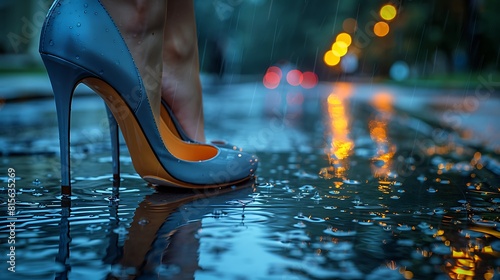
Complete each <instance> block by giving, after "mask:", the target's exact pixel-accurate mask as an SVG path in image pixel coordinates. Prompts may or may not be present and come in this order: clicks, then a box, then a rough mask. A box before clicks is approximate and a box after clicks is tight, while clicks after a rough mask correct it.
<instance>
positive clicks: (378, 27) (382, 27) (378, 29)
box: [373, 21, 389, 37]
mask: <svg viewBox="0 0 500 280" xmlns="http://www.w3.org/2000/svg"><path fill="white" fill-rule="evenodd" d="M373 33H375V35H377V36H378V37H384V36H385V35H387V34H389V24H387V23H386V22H383V21H379V22H377V23H375V25H374V26H373Z"/></svg>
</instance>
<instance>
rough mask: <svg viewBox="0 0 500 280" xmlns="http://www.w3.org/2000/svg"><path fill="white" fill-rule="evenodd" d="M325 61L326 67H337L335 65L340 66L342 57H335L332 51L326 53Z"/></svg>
mask: <svg viewBox="0 0 500 280" xmlns="http://www.w3.org/2000/svg"><path fill="white" fill-rule="evenodd" d="M323 61H325V63H326V65H328V66H335V65H337V64H339V62H340V57H339V56H337V55H335V54H334V53H333V51H332V50H329V51H327V52H326V53H325V56H324V57H323Z"/></svg>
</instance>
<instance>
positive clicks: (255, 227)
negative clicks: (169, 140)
mask: <svg viewBox="0 0 500 280" xmlns="http://www.w3.org/2000/svg"><path fill="white" fill-rule="evenodd" d="M29 81H31V82H29ZM29 81H27V82H25V83H21V84H22V85H23V86H22V87H21V88H22V93H21V95H22V96H26V97H31V98H18V99H15V100H12V99H9V98H10V97H11V96H13V95H12V92H15V91H16V90H17V91H19V90H20V89H19V88H15V87H12V89H11V90H10V91H9V88H8V87H2V88H3V92H2V94H3V95H2V97H3V98H6V101H5V102H4V103H3V106H2V109H1V110H0V116H1V117H0V126H1V127H2V129H1V130H0V143H1V147H2V149H1V153H2V158H1V164H0V170H4V171H3V174H0V179H1V180H2V181H3V186H2V189H1V194H2V197H1V198H0V199H1V202H2V204H1V206H0V210H1V211H2V214H0V215H1V217H2V218H1V221H0V223H1V224H2V226H1V229H0V232H1V233H2V236H3V237H2V241H1V242H0V243H1V246H0V249H1V250H2V251H3V252H4V253H2V255H3V256H4V260H2V262H3V263H4V266H3V267H4V268H3V269H2V270H1V271H0V277H1V278H2V279H54V278H56V279H66V278H69V279H131V278H134V277H136V278H138V279H192V278H196V279H381V278H387V279H450V278H451V279H500V276H499V275H500V261H499V255H500V219H499V212H500V141H499V139H500V135H499V134H500V125H499V124H498V121H497V120H498V119H499V117H500V112H499V111H498V109H497V108H500V95H499V93H498V92H495V91H494V88H495V86H496V84H492V82H491V81H489V80H488V77H477V82H476V83H474V85H472V84H471V86H470V87H468V88H449V89H443V88H432V89H429V88H419V87H414V86H406V87H405V86H397V85H388V84H372V83H349V82H338V83H320V84H319V85H318V86H316V87H315V88H313V89H302V88H300V87H292V86H287V85H281V86H279V87H278V88H276V89H272V90H271V89H266V88H265V87H264V86H263V85H262V83H261V81H258V82H248V83H233V84H205V87H204V90H205V96H204V105H205V121H206V132H207V137H208V138H209V139H221V138H222V139H226V140H229V141H230V142H231V143H234V144H236V145H238V146H240V147H243V148H244V150H246V151H250V152H254V153H256V154H257V155H258V156H259V158H260V167H259V170H258V173H257V179H256V181H255V183H254V184H251V183H249V184H246V185H241V186H234V187H233V188H229V189H223V190H216V191H214V192H207V191H202V192H193V191H182V190H175V189H174V190H172V189H160V188H158V189H155V188H153V187H151V186H148V185H147V184H146V183H145V182H144V181H143V180H142V179H140V178H139V177H138V176H137V175H136V174H135V172H134V169H133V167H132V165H131V161H130V157H129V156H128V153H127V149H126V147H125V146H123V147H122V149H121V150H122V153H121V154H122V156H121V167H122V181H121V182H120V196H119V200H116V199H114V197H113V195H112V191H113V182H112V175H111V157H110V145H109V143H108V141H109V136H108V131H107V118H106V115H105V111H104V105H103V103H102V101H100V100H99V99H98V98H97V97H96V96H95V95H91V94H89V93H90V92H89V90H87V89H85V88H81V89H79V95H78V96H77V97H76V98H75V100H74V102H73V104H74V107H73V115H72V128H73V129H72V132H71V137H72V138H71V139H72V164H73V167H72V172H73V174H72V178H73V180H74V184H73V192H74V196H73V197H72V199H71V200H70V201H67V200H61V199H60V197H59V192H60V190H59V159H58V140H57V139H58V138H57V123H56V117H55V106H54V103H53V100H52V99H51V97H50V87H47V83H48V81H47V80H46V79H44V78H43V76H42V77H40V78H39V80H36V79H32V80H29ZM0 84H2V82H0ZM33 97H36V98H33ZM9 168H12V169H13V170H14V171H15V172H9V171H8V169H9ZM9 173H10V174H12V173H15V179H16V186H15V188H16V204H15V212H14V213H13V215H12V216H8V214H7V213H9V212H8V205H7V204H8V203H7V200H8V184H7V182H8V178H9V177H8V176H9ZM9 218H11V219H12V218H15V219H16V220H15V230H14V231H13V230H12V229H10V228H9V227H8V226H9V225H10V223H11V221H13V220H9ZM12 232H14V236H15V237H14V239H15V242H16V243H15V270H16V272H15V274H12V272H10V271H8V270H7V269H8V267H9V264H8V263H6V261H8V260H9V259H8V258H9V256H6V254H9V253H10V251H11V248H9V244H8V242H7V241H8V240H9V239H8V236H9V235H10V236H12V234H13V233H12ZM12 275H14V278H12V277H13V276H12ZM6 277H8V278H6Z"/></svg>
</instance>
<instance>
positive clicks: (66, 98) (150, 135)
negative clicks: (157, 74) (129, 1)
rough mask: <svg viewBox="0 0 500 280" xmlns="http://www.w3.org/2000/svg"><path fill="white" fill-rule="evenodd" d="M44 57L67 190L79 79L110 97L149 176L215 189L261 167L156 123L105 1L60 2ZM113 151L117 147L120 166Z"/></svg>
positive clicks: (49, 22)
mask: <svg viewBox="0 0 500 280" xmlns="http://www.w3.org/2000/svg"><path fill="white" fill-rule="evenodd" d="M40 55H41V57H42V60H43V62H44V64H45V67H46V68H47V72H48V74H49V78H50V81H51V83H52V88H53V90H54V97H55V101H56V111H57V119H58V124H59V140H60V149H61V186H62V193H63V194H64V195H70V194H71V185H70V157H69V129H70V112H71V100H72V97H73V91H74V89H75V87H76V86H77V85H78V84H80V83H83V84H86V85H87V86H88V87H90V88H91V89H93V90H94V91H95V92H96V93H97V94H98V95H99V96H101V97H102V99H103V100H104V102H105V103H106V106H107V107H108V109H109V111H111V113H112V115H113V117H114V119H115V120H116V122H117V123H118V125H119V127H120V130H121V132H122V134H123V137H124V139H125V142H126V144H127V147H128V149H129V152H130V156H131V158H132V163H133V165H134V168H135V170H136V172H137V173H138V174H139V175H140V176H141V177H142V178H143V179H144V180H146V181H148V182H150V183H152V184H156V185H161V186H176V187H186V188H213V187H223V186H229V185H232V184H236V183H239V182H242V181H245V180H248V179H250V178H252V177H253V175H254V172H255V170H256V168H257V165H258V163H257V159H256V158H255V157H254V156H252V155H250V154H248V153H243V152H239V151H234V150H229V149H223V148H217V147H215V146H212V145H205V144H199V143H187V142H184V141H182V140H181V139H179V138H178V137H177V136H176V135H175V134H174V133H173V132H172V131H171V130H170V129H169V127H168V126H167V125H166V124H165V120H164V119H163V118H160V123H159V124H156V122H155V119H154V116H153V113H152V110H151V106H150V104H149V101H148V98H147V96H146V90H145V88H144V85H143V82H142V79H141V76H140V74H139V71H138V70H137V67H136V66H135V63H134V60H133V58H132V55H131V54H130V52H129V50H128V48H127V45H126V44H125V41H124V40H123V38H122V37H121V35H120V32H119V31H118V28H117V27H116V25H115V24H114V22H113V20H112V19H111V17H110V16H109V14H108V12H107V11H106V9H105V8H104V7H103V6H102V4H101V3H100V2H99V1H97V0H94V1H89V0H56V1H55V2H54V4H53V5H52V7H51V8H50V10H49V12H48V15H47V18H46V20H45V23H44V25H43V28H42V32H41V38H40ZM114 155H115V151H113V159H114V160H115V162H114V163H113V164H114V166H115V165H117V164H118V162H117V158H116V157H115V156H114Z"/></svg>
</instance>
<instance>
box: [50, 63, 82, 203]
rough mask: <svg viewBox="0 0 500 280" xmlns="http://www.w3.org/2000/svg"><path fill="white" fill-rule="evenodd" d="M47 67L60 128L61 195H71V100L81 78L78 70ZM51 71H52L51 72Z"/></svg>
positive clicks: (53, 64)
mask: <svg viewBox="0 0 500 280" xmlns="http://www.w3.org/2000/svg"><path fill="white" fill-rule="evenodd" d="M45 67H46V68H47V72H48V74H49V78H50V80H51V83H52V89H53V91H54V96H55V102H56V112H57V123H58V126H59V146H60V153H61V154H60V157H61V193H62V194H63V195H71V184H70V171H71V168H70V166H71V164H70V157H69V148H70V133H69V131H70V118H71V99H72V98H73V90H74V88H75V85H76V83H77V81H78V79H79V77H80V76H81V74H82V73H81V72H79V71H78V70H77V69H66V68H64V67H62V66H61V65H59V64H57V63H53V62H52V61H50V60H49V61H47V62H45ZM49 69H50V70H49Z"/></svg>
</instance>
